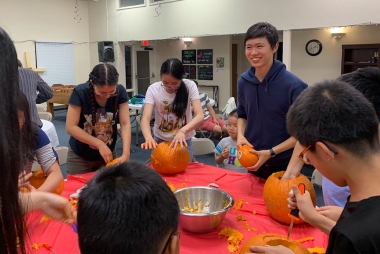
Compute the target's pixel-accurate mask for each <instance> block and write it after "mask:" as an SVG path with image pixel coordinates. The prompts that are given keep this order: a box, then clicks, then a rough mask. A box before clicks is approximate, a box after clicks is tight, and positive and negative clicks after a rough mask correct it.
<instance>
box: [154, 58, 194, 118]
mask: <svg viewBox="0 0 380 254" xmlns="http://www.w3.org/2000/svg"><path fill="white" fill-rule="evenodd" d="M162 74H167V75H170V76H172V77H174V78H176V79H178V80H181V84H180V86H179V88H178V89H177V92H176V95H175V98H174V101H173V107H172V111H173V113H174V114H175V115H176V116H177V117H183V116H184V115H185V114H186V109H187V107H188V103H187V101H188V99H189V91H188V90H187V87H186V85H185V83H184V82H183V80H182V78H183V76H184V75H185V68H184V67H183V64H182V62H181V61H180V60H178V59H177V58H169V59H168V60H166V61H165V62H164V63H163V64H162V65H161V70H160V76H162Z"/></svg>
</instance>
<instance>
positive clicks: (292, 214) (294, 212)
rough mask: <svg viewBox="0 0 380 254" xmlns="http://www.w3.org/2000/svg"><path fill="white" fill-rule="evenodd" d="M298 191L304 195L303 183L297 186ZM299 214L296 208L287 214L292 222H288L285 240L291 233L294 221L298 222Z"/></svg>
mask: <svg viewBox="0 0 380 254" xmlns="http://www.w3.org/2000/svg"><path fill="white" fill-rule="evenodd" d="M298 190H299V191H300V193H301V194H302V195H303V194H304V193H305V184H304V183H300V184H299V185H298ZM299 212H300V210H299V209H298V208H296V209H293V210H291V211H290V213H288V216H289V217H290V218H291V219H292V220H291V221H290V226H289V229H288V235H287V239H289V236H290V232H292V229H293V224H294V221H299V220H300V217H299Z"/></svg>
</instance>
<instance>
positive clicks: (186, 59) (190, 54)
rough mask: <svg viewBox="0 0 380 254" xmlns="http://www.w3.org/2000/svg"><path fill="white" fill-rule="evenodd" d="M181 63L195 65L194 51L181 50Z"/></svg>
mask: <svg viewBox="0 0 380 254" xmlns="http://www.w3.org/2000/svg"><path fill="white" fill-rule="evenodd" d="M182 63H183V64H196V63H197V53H196V50H195V49H194V50H182Z"/></svg>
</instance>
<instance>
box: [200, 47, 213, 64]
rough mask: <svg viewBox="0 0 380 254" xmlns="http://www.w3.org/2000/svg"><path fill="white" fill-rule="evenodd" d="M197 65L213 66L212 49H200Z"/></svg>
mask: <svg viewBox="0 0 380 254" xmlns="http://www.w3.org/2000/svg"><path fill="white" fill-rule="evenodd" d="M197 63H198V64H212V49H198V50H197Z"/></svg>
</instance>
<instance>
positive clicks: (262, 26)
mask: <svg viewBox="0 0 380 254" xmlns="http://www.w3.org/2000/svg"><path fill="white" fill-rule="evenodd" d="M261 37H265V38H267V40H268V42H269V44H270V46H271V48H272V49H273V48H274V47H275V46H276V43H277V42H278V32H277V29H276V27H274V26H273V25H271V24H269V23H267V22H259V23H256V24H254V25H252V26H251V27H250V28H248V30H247V32H246V33H245V37H244V45H245V43H246V42H247V41H248V40H250V39H255V38H261Z"/></svg>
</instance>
